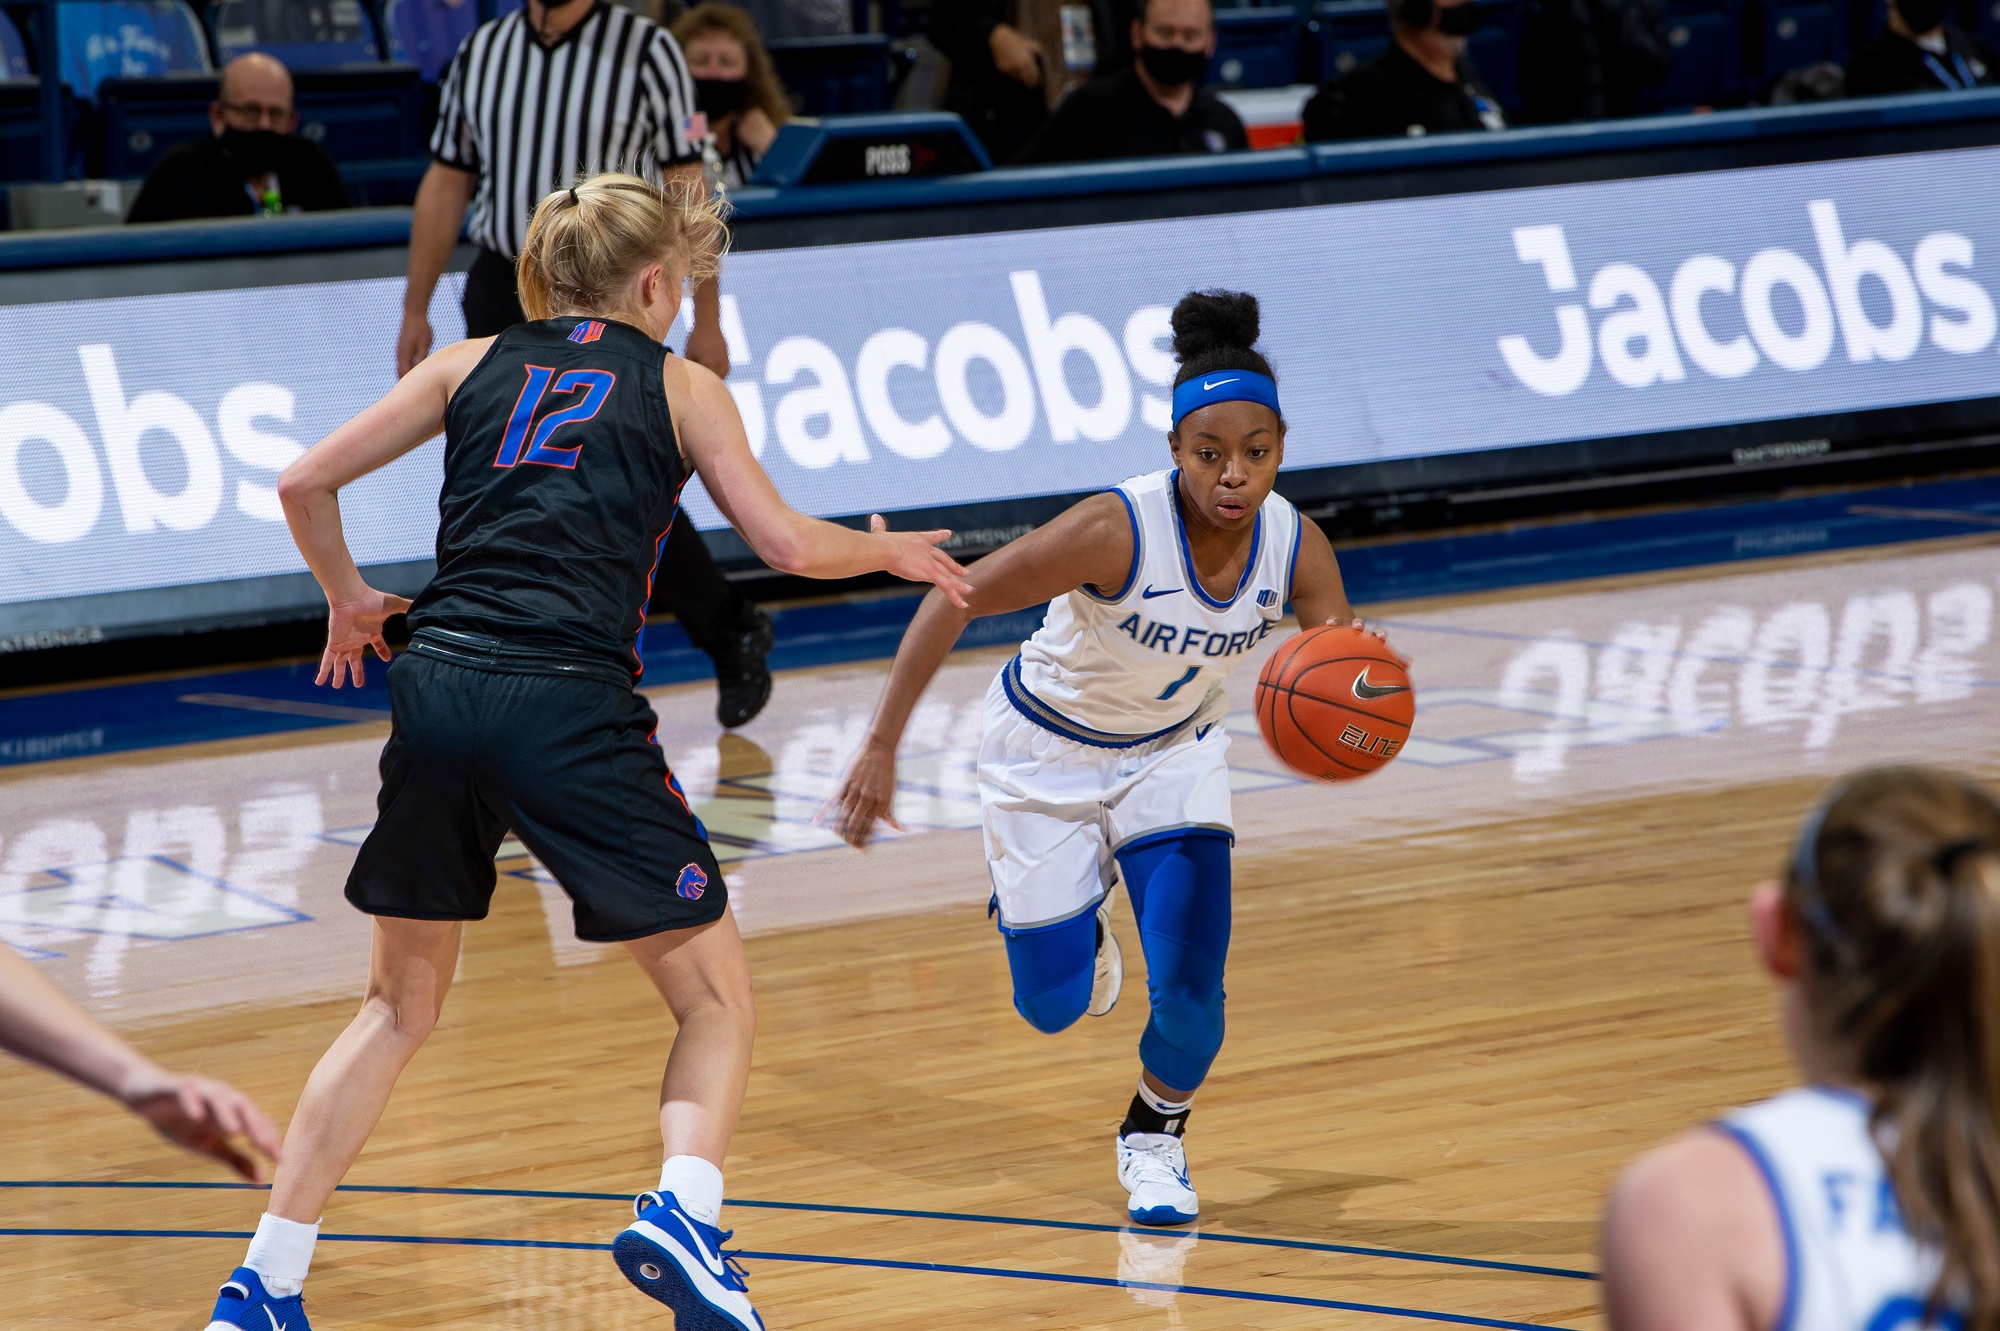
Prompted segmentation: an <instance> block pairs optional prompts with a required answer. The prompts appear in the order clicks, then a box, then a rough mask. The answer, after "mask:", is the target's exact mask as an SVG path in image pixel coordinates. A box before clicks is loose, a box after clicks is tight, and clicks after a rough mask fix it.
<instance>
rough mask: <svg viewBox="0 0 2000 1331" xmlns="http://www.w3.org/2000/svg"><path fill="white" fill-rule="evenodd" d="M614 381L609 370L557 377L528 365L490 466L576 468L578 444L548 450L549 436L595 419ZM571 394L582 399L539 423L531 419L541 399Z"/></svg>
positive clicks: (550, 370)
mask: <svg viewBox="0 0 2000 1331" xmlns="http://www.w3.org/2000/svg"><path fill="white" fill-rule="evenodd" d="M551 381H553V382H551ZM617 382H618V376H617V375H615V374H613V373H612V372H611V371H609V370H564V371H563V372H562V373H561V374H557V373H556V372H555V369H554V368H553V367H552V366H548V365H530V366H528V382H527V383H525V384H523V385H521V396H520V397H519V398H517V399H515V402H514V410H513V412H512V413H511V414H510V415H509V416H508V417H507V433H506V434H504V435H502V436H501V438H500V455H499V456H498V457H496V458H494V459H493V465H494V466H496V467H511V466H513V465H514V464H515V463H517V462H534V463H539V464H540V465H542V466H544V467H574V466H576V455H577V451H578V449H580V448H581V447H582V445H578V446H577V448H550V447H549V437H550V436H551V435H553V434H555V432H556V431H557V430H560V429H561V428H562V427H563V426H565V425H575V424H577V423H579V422H581V421H587V420H589V419H590V418H591V417H592V416H595V415H596V414H597V413H598V411H599V410H601V409H602V408H603V406H604V400H605V399H606V398H608V397H610V396H611V386H612V385H613V384H615V383H617ZM571 393H581V394H583V396H582V397H579V398H578V399H577V400H576V401H574V402H572V403H571V404H570V405H568V406H567V407H563V408H562V409H560V410H558V411H552V412H550V413H549V414H548V415H546V416H544V417H542V418H541V419H540V420H539V421H537V420H536V419H535V413H536V412H537V411H539V410H540V409H541V405H542V399H543V398H545V397H547V396H549V395H550V394H554V395H556V396H557V397H562V396H564V395H567V394H571Z"/></svg>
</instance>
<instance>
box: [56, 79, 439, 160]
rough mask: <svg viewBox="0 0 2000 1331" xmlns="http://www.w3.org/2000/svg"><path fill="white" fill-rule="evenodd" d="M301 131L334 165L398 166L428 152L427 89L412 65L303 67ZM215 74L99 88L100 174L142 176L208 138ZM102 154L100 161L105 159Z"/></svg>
mask: <svg viewBox="0 0 2000 1331" xmlns="http://www.w3.org/2000/svg"><path fill="white" fill-rule="evenodd" d="M292 79H293V84H294V92H293V98H294V101H295V103H296V105H297V106H298V110H299V133H300V134H302V135H304V136H305V137H306V138H309V139H311V140H313V141H314V142H315V143H317V144H319V146H320V147H321V148H324V149H325V150H326V154H327V156H329V157H331V158H332V159H333V160H334V161H335V162H338V163H340V164H342V165H347V164H350V163H355V162H383V161H400V160H405V159H411V158H421V157H422V156H423V154H424V143H423V133H422V125H421V124H420V123H419V120H418V115H417V111H418V108H419V107H420V106H421V105H422V97H423V94H422V88H421V85H420V84H419V83H418V81H417V71H416V67H415V66H414V65H409V64H404V63H402V62H396V63H393V64H381V65H377V66H375V67H374V68H372V69H370V68H363V69H356V68H355V67H353V66H351V65H350V66H348V67H346V68H344V69H337V70H335V69H302V70H299V71H298V72H297V73H296V74H294V75H293V76H292ZM216 90H217V81H216V78H215V76H214V75H212V74H210V75H195V76H185V75H184V76H181V77H179V78H163V79H106V80H105V81H104V83H103V85H102V87H101V88H100V90H99V95H98V114H97V117H96V120H97V126H98V134H97V136H96V137H97V139H98V142H97V144H96V152H95V153H93V154H91V155H89V156H87V157H86V162H87V163H88V167H89V170H90V171H91V173H92V174H94V175H103V176H107V177H111V178H114V179H118V178H130V177H133V176H143V175H145V174H146V173H147V172H148V171H150V170H152V169H153V164H154V163H155V162H157V161H159V160H160V157H161V155H162V154H163V153H165V152H166V151H167V149H169V148H171V147H173V146H174V145H175V144H177V143H184V142H186V141H187V140H189V139H198V138H202V137H204V136H205V135H207V134H208V133H209V132H210V130H209V124H208V104H209V103H210V102H212V101H214V100H215V95H216ZM99 154H101V160H100V159H99Z"/></svg>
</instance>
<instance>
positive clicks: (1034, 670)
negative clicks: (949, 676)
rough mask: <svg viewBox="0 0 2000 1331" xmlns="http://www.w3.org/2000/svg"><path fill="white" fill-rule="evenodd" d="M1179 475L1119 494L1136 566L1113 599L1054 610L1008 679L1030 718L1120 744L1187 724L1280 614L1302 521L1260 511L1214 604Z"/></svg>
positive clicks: (1072, 599)
mask: <svg viewBox="0 0 2000 1331" xmlns="http://www.w3.org/2000/svg"><path fill="white" fill-rule="evenodd" d="M1177 475H1178V473H1177V472H1174V471H1156V472H1153V473H1152V474H1151V475H1147V476H1138V477H1134V478H1133V479H1132V480H1129V481H1126V482H1125V483H1124V484H1123V485H1121V486H1119V487H1118V488H1117V489H1116V490H1114V491H1113V492H1112V493H1114V494H1116V495H1117V496H1118V497H1119V498H1120V499H1122V500H1124V501H1125V508H1126V512H1127V514H1128V515H1129V516H1130V518H1131V520H1132V571H1131V573H1130V574H1129V575H1128V576H1127V577H1126V579H1125V585H1124V586H1122V587H1120V588H1118V589H1117V591H1116V592H1114V593H1112V594H1109V595H1100V594H1099V593H1098V591H1096V590H1094V589H1092V588H1090V587H1080V588H1078V589H1077V590H1076V591H1073V592H1070V593H1069V594H1068V595H1066V596H1058V597H1057V598H1056V599H1055V600H1053V601H1050V602H1049V610H1048V615H1047V616H1046V617H1045V618H1044V619H1043V620H1042V626H1041V628H1039V629H1037V630H1036V631H1035V635H1034V636H1033V637H1031V638H1029V639H1028V640H1027V641H1026V642H1025V643H1023V644H1021V654H1020V655H1019V656H1017V657H1015V658H1014V659H1013V660H1012V661H1010V662H1008V663H1007V667H1006V670H1005V671H1004V673H1003V674H1002V676H1001V681H1002V683H1003V684H1004V686H1005V688H1006V691H1007V697H1008V700H1009V701H1011V702H1012V703H1013V704H1014V706H1015V707H1016V708H1017V709H1019V710H1020V711H1021V712H1022V713H1023V714H1024V715H1026V716H1027V717H1028V718H1029V719H1030V720H1032V721H1035V722H1036V723H1038V724H1040V725H1042V726H1045V727H1047V728H1048V729H1050V730H1053V731H1054V732H1056V733H1057V734H1059V735H1062V736H1064V737H1066V738H1068V739H1073V740H1076V741H1078V742H1079V743H1083V744H1095V745H1100V746H1103V747H1108V748H1124V747H1127V746H1131V745H1136V744H1143V743H1145V742H1146V741H1148V740H1152V739H1157V738H1159V737H1160V736H1161V735H1164V734H1166V733H1167V732H1168V731H1170V730H1173V729H1174V728H1176V727H1177V726H1179V725H1181V724H1182V723H1183V722H1185V721H1186V720H1187V719H1188V718H1189V717H1191V716H1193V715H1194V714H1195V712H1196V710H1197V709H1199V708H1200V706H1201V704H1202V700H1203V699H1205V698H1206V697H1207V696H1208V693H1209V691H1210V690H1211V689H1216V688H1220V687H1221V685H1222V677H1223V675H1224V674H1225V673H1227V672H1228V670H1229V667H1230V666H1232V665H1233V664H1235V663H1236V661H1237V660H1238V659H1239V658H1240V657H1241V656H1242V655H1243V653H1245V652H1247V651H1249V650H1250V648H1252V647H1254V646H1255V645H1256V644H1257V643H1258V642H1259V641H1261V640H1262V639H1263V638H1264V637H1265V636H1266V635H1268V634H1269V633H1270V632H1271V630H1272V629H1273V628H1274V627H1275V626H1276V625H1277V623H1278V621H1279V620H1281V619H1283V618H1284V614H1285V604H1286V602H1288V601H1290V600H1291V599H1292V566H1293V564H1294V563H1296V562H1297V559H1298V552H1299V514H1298V510H1297V509H1295V508H1293V507H1292V506H1291V504H1290V503H1288V502H1287V501H1286V500H1284V499H1283V498H1281V497H1280V496H1278V495H1277V494H1272V495H1271V496H1269V497H1268V498H1266V499H1265V500H1264V503H1263V506H1262V507H1261V508H1259V509H1258V510H1257V517H1256V520H1255V525H1254V526H1253V527H1252V529H1251V536H1250V557H1249V559H1248V560H1247V561H1246V562H1245V563H1244V566H1243V576H1242V578H1241V579H1240V580H1239V581H1238V582H1237V584H1236V591H1235V593H1234V594H1233V595H1232V596H1230V597H1229V598H1228V599H1227V600H1221V601H1218V600H1216V599H1215V598H1214V597H1212V596H1210V595H1209V594H1208V592H1207V591H1206V590H1204V589H1203V587H1202V585H1201V582H1200V580H1199V579H1198V578H1196V577H1195V575H1194V563H1193V561H1192V560H1191V559H1190V558H1189V557H1188V545H1187V530H1186V528H1185V526H1184V524H1183V523H1182V520H1181V509H1180V503H1179V501H1178V500H1177V499H1176V497H1175V484H1176V477H1177Z"/></svg>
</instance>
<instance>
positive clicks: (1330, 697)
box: [1257, 624, 1416, 781]
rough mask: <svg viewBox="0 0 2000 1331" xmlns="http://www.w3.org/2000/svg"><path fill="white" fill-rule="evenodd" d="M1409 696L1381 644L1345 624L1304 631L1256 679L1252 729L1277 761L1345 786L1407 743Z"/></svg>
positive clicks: (1405, 679) (1403, 674) (1412, 706)
mask: <svg viewBox="0 0 2000 1331" xmlns="http://www.w3.org/2000/svg"><path fill="white" fill-rule="evenodd" d="M1415 716H1416V695H1415V694H1414V693H1413V692H1411V689H1410V674H1409V671H1408V669H1407V668H1406V667H1405V665H1404V663H1403V661H1402V660H1401V659H1400V658H1399V657H1398V656H1397V655H1396V654H1395V653H1394V652H1392V651H1390V650H1389V645H1388V644H1387V643H1385V642H1383V641H1382V640H1381V639H1380V638H1378V637H1376V636H1375V635H1374V634H1372V633H1366V632H1364V631H1362V630H1361V629H1357V628H1350V627H1348V626H1347V625H1345V624H1322V625H1320V626H1319V627H1318V628H1310V629H1307V630H1305V631H1304V632H1303V633H1301V634H1299V636H1298V637H1296V638H1293V639H1292V640H1291V641H1290V642H1288V643H1286V644H1285V645H1284V646H1282V647H1280V648H1278V650H1277V651H1275V652H1273V653H1271V657H1270V659H1269V660H1268V661H1266V662H1264V669H1263V672H1262V673H1261V674H1259V675H1258V676H1257V728H1258V729H1259V730H1261V731H1263V732H1264V743H1265V744H1267V745H1269V746H1270V749H1271V752H1272V753H1275V754H1277V755H1278V759H1279V761H1280V762H1282V763H1284V764H1285V766H1287V767H1289V768H1291V769H1292V770H1293V771H1294V772H1297V773H1298V774H1299V775H1300V776H1304V777H1310V778H1312V779H1313V780H1315V781H1351V780H1353V779H1354V778H1355V777H1359V776H1367V775H1368V774H1369V773H1370V772H1372V771H1374V770H1375V769H1377V768H1378V767H1381V766H1382V765H1383V764H1384V763H1386V762H1388V761H1389V760H1390V759H1391V758H1393V757H1395V756H1396V755H1397V754H1398V753H1400V752H1402V749H1403V745H1404V743H1405V742H1406V741H1407V740H1408V739H1409V738H1410V722H1411V721H1412V720H1413V719H1414V718H1415Z"/></svg>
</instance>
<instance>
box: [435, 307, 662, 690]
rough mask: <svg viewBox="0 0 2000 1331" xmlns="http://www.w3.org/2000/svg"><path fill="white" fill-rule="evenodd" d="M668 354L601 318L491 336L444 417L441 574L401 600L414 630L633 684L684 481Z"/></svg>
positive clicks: (548, 321)
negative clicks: (477, 641) (582, 663)
mask: <svg viewBox="0 0 2000 1331" xmlns="http://www.w3.org/2000/svg"><path fill="white" fill-rule="evenodd" d="M670 354H671V353H670V352H669V351H668V350H667V349H666V348H665V347H664V346H662V345H661V344H660V343H658V342H655V341H653V340H652V339H651V338H650V337H647V336H646V335H645V334H644V333H642V332H640V331H639V330H638V329H636V328H633V327H631V326H629V325H627V324H621V323H612V322H610V321H608V320H600V319H582V318H573V317H572V318H561V319H543V320H540V321H539V322H535V323H525V324H517V325H516V326H514V327H512V328H509V329H508V330H507V331H506V332H504V333H502V334H500V336H498V337H497V338H495V339H494V340H493V345H492V347H491V348H489V349H488V351H487V353H486V356H485V358H484V359H482V360H481V361H480V362H479V364H478V366H477V367H475V368H474V369H473V371H472V373H471V374H469V375H467V376H466V377H465V380H464V381H463V382H462V383H460V384H459V386H458V391H457V392H455V393H453V394H452V398H451V404H450V406H449V407H447V408H446V410H445V456H444V490H443V492H442V493H441V494H440V495H439V497H438V536H437V574H436V575H435V576H434V577H432V579H431V580H430V583H429V585H427V586H426V587H425V588H424V589H423V591H422V592H420V593H418V595H417V598H416V602H415V604H413V605H412V606H411V607H410V616H409V618H410V628H411V629H412V630H413V631H416V632H418V633H420V634H421V633H423V631H424V630H430V631H431V635H435V634H438V633H445V634H452V635H473V636H475V637H478V638H483V639H488V640H497V644H495V645H496V646H499V647H501V648H502V649H503V650H506V649H512V650H515V651H521V650H525V651H527V652H529V653H541V654H548V655H552V656H555V657H565V656H567V657H576V656H581V657H583V658H585V659H587V660H590V661H592V662H602V663H608V664H613V665H616V666H618V667H620V668H622V669H623V670H624V671H625V672H626V673H627V674H629V676H630V677H632V678H634V679H636V678H637V677H638V674H639V668H640V667H639V652H638V639H639V631H640V629H641V628H643V627H644V626H645V614H646V601H647V598H648V597H649V595H650V594H651V591H652V582H653V570H654V566H655V564H656V563H657V562H658V560H659V551H660V543H661V542H662V541H663V540H664V539H665V537H666V534H667V528H668V526H669V524H671V523H672V522H673V520H674V510H675V508H676V506H677V505H678V503H679V499H680V490H681V486H682V484H683V483H684V482H685V481H686V479H687V469H686V467H685V466H684V465H683V464H682V462H681V456H680V447H679V444H678V442H677V440H676V439H675V436H674V427H673V421H672V420H671V419H670V418H669V416H668V412H667V397H666V391H665V389H664V388H663V386H662V384H661V374H662V372H663V370H664V368H665V363H666V357H667V356H668V355H670ZM431 635H425V636H431ZM422 641H423V639H422V638H419V642H420V643H421V642H422Z"/></svg>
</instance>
